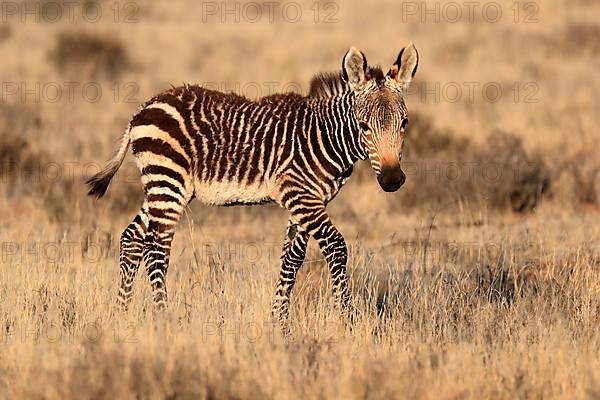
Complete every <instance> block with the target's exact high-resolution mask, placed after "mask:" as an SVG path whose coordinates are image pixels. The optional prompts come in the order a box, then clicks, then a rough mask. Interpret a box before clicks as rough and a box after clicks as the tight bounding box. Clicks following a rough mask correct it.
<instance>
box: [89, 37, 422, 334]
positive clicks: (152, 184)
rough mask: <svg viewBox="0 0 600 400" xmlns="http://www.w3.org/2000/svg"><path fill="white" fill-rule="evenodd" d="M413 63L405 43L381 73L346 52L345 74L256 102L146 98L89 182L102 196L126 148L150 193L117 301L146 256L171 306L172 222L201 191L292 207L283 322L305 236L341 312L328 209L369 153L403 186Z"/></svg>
mask: <svg viewBox="0 0 600 400" xmlns="http://www.w3.org/2000/svg"><path fill="white" fill-rule="evenodd" d="M417 65H418V53H417V50H416V48H415V47H414V45H413V44H412V43H411V44H409V45H408V46H406V47H405V48H404V49H402V50H401V51H400V54H399V55H398V57H397V59H396V61H395V62H394V63H393V65H392V67H391V68H390V69H389V71H388V72H387V73H386V74H384V73H383V71H382V69H381V68H379V67H369V66H368V64H367V60H366V57H365V55H364V54H363V53H362V52H360V51H358V50H357V49H356V48H355V47H352V48H350V50H348V52H347V53H346V54H345V56H344V58H343V60H342V70H341V72H340V73H329V74H319V75H316V76H315V77H314V78H313V80H312V82H311V86H310V91H309V94H308V96H301V95H298V94H293V93H286V94H275V95H270V96H266V97H263V98H261V99H258V100H256V101H253V100H249V99H247V98H245V97H241V96H238V95H236V94H233V93H228V94H224V93H221V92H218V91H212V90H207V89H205V88H202V87H200V86H193V85H184V86H182V87H177V88H172V89H170V90H167V91H165V92H163V93H161V94H159V95H157V96H155V97H154V98H152V99H151V100H150V101H148V102H147V103H145V104H144V106H143V107H142V109H141V111H139V112H138V113H137V115H135V116H134V117H133V119H132V120H131V122H130V124H129V128H128V129H127V131H126V132H125V134H124V135H123V137H122V141H121V145H120V147H119V149H118V151H117V153H116V155H115V156H114V157H113V158H112V159H111V160H110V161H109V163H108V165H107V166H106V167H105V168H104V169H103V170H101V171H100V172H99V173H97V174H96V175H94V176H93V177H91V178H90V179H89V180H88V181H87V184H88V185H89V187H90V189H89V195H92V196H95V197H97V198H100V197H102V196H103V195H104V194H105V193H106V191H107V189H108V186H109V183H110V180H111V178H112V177H113V176H114V175H115V173H116V171H117V170H118V169H119V167H120V166H121V164H122V162H123V159H124V158H125V155H126V153H127V150H128V148H129V146H130V145H131V147H132V150H133V155H134V157H135V160H136V163H137V166H138V168H139V170H140V172H141V182H142V186H143V190H144V193H145V198H144V201H143V204H142V206H141V209H140V211H139V213H138V214H137V215H136V216H135V218H134V219H133V221H132V222H131V223H130V224H129V225H128V226H127V228H126V229H125V231H124V232H123V234H122V235H121V239H120V277H121V284H120V289H119V292H118V302H119V303H120V305H121V306H122V307H123V308H124V309H126V308H127V305H128V304H129V302H130V300H131V297H132V285H133V280H134V277H135V275H136V272H137V270H138V266H139V263H140V261H143V262H144V264H145V267H146V270H147V273H148V276H149V279H150V283H151V286H152V293H153V299H154V304H155V306H156V307H157V308H159V309H161V308H164V307H166V305H167V288H166V274H167V268H168V266H169V255H170V249H171V242H172V240H173V234H174V231H175V227H176V225H177V223H178V221H179V219H180V218H181V215H182V213H183V212H184V208H185V207H186V206H187V204H188V203H189V202H190V201H191V200H192V199H194V198H198V199H199V200H200V201H201V202H203V203H206V204H210V205H239V204H259V203H265V202H275V203H277V204H279V205H280V206H282V207H284V208H285V209H287V210H288V211H289V213H290V216H289V220H288V223H287V234H286V235H285V241H284V245H283V254H282V256H281V261H282V263H281V271H280V275H279V280H278V283H277V287H276V290H275V300H274V304H273V315H274V317H275V318H277V319H278V320H279V321H280V322H282V323H285V322H286V321H287V319H288V314H289V297H290V292H291V290H292V287H293V286H294V282H295V280H296V274H297V273H298V270H299V268H300V266H301V265H302V263H303V261H304V258H305V254H306V246H307V242H308V239H309V237H312V238H314V239H315V240H316V241H317V243H318V245H319V246H320V249H321V251H322V253H323V255H324V257H325V259H326V261H327V264H328V267H329V270H330V273H331V278H332V282H333V284H332V287H333V294H334V298H335V300H336V304H338V305H341V306H342V310H343V311H344V310H345V311H347V310H348V306H349V305H350V294H349V289H348V284H347V280H348V278H347V274H346V261H347V248H346V244H345V242H344V238H343V237H342V235H341V234H340V232H339V231H338V230H337V229H336V227H335V226H334V225H333V223H332V222H331V220H330V218H329V216H328V215H327V211H326V206H327V204H328V203H329V202H330V201H331V200H332V199H333V198H334V197H335V196H336V194H337V193H338V191H339V190H340V188H341V187H342V186H343V185H344V183H345V182H346V181H347V179H348V178H349V176H350V174H351V173H352V168H353V165H354V164H355V163H356V162H357V161H359V160H366V159H369V161H370V163H371V166H372V168H373V169H374V171H375V173H376V175H377V180H378V182H379V185H380V186H381V188H382V189H383V190H385V191H386V192H393V191H396V190H398V189H399V188H400V186H402V184H403V183H404V181H405V174H404V172H403V171H402V169H401V167H400V161H401V156H402V147H403V141H404V129H405V127H406V124H407V122H408V116H407V110H406V106H405V104H404V98H403V93H404V92H405V90H406V88H407V86H408V85H409V83H410V82H411V80H412V78H413V76H414V74H415V72H416V69H417Z"/></svg>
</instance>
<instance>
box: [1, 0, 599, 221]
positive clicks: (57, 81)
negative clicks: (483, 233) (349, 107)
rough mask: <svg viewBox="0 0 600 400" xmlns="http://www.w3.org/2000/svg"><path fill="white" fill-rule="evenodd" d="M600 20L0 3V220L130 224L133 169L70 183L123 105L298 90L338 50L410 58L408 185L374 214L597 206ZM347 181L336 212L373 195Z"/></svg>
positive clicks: (427, 5) (123, 117) (445, 10)
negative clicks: (105, 193)
mask: <svg viewBox="0 0 600 400" xmlns="http://www.w3.org/2000/svg"><path fill="white" fill-rule="evenodd" d="M599 7H600V6H599V5H598V3H597V2H594V1H587V0H577V1H576V2H575V3H569V4H566V3H564V2H562V1H558V0H556V1H552V0H548V1H540V2H514V3H508V2H485V1H484V2H481V3H476V4H463V3H452V2H450V3H444V2H441V3H440V2H435V1H431V2H410V1H407V2H400V1H391V0H383V1H378V2H368V1H362V2H349V1H348V2H343V1H338V2H335V1H314V2H312V1H300V2H282V3H278V2H210V1H207V2H196V1H177V2H173V3H165V2H125V1H123V2H103V1H86V2H81V3H68V2H67V3H62V2H53V1H39V2H22V3H21V2H7V1H5V2H2V18H3V20H2V24H1V25H0V28H1V29H0V48H1V51H2V55H3V57H2V59H3V62H2V63H1V64H0V76H1V77H2V99H1V102H0V115H1V118H0V161H2V167H3V169H2V180H3V183H4V184H3V185H2V187H3V189H2V192H4V196H2V201H3V202H8V203H9V204H8V205H10V206H9V207H3V208H2V209H3V210H4V212H5V213H7V214H5V215H3V218H2V219H3V220H4V221H7V220H8V221H10V220H11V219H12V218H14V217H15V215H19V213H21V212H22V213H24V215H30V214H29V213H31V212H34V213H38V214H40V218H43V219H49V220H51V221H57V222H60V221H64V222H67V221H69V218H72V217H73V210H74V208H73V207H75V208H76V209H77V210H79V212H82V213H83V214H87V213H89V212H90V211H91V210H95V214H94V216H96V215H97V214H96V213H98V212H99V213H100V214H103V213H114V212H117V213H121V212H125V213H131V212H134V210H135V209H136V208H137V207H138V205H139V201H140V199H141V194H140V193H139V192H140V191H139V190H138V189H139V185H138V184H137V178H136V175H135V174H136V171H135V167H134V166H133V164H131V163H129V164H126V168H124V169H123V170H121V171H120V175H119V176H120V177H121V179H120V180H117V182H118V183H117V182H115V184H114V185H113V186H114V187H113V189H112V194H111V195H110V196H109V199H108V201H105V202H100V203H97V204H96V203H93V202H92V201H91V200H89V199H86V198H85V197H84V196H83V187H82V185H81V182H82V180H83V178H84V177H86V176H90V175H91V174H93V173H94V172H95V171H97V170H98V169H99V168H100V166H101V165H102V163H103V162H104V160H106V159H108V157H109V155H110V154H112V152H113V151H114V149H115V146H116V142H115V141H116V140H117V139H118V138H119V136H120V134H121V132H122V131H123V129H125V127H126V126H127V123H128V120H129V118H130V117H131V116H132V115H133V114H134V113H135V112H136V111H137V110H138V108H139V106H140V105H141V104H142V103H143V102H144V101H146V100H147V99H149V98H150V97H151V96H152V95H153V94H156V93H158V92H160V91H162V90H164V89H166V88H168V87H169V85H175V86H177V85H180V84H182V83H184V82H185V83H198V84H203V85H205V86H207V87H210V88H214V89H219V90H223V91H226V92H227V91H233V92H236V93H238V94H242V95H246V96H248V97H251V98H257V97H260V96H262V95H268V94H272V93H274V92H278V91H295V92H299V93H303V94H306V93H307V90H308V86H309V83H310V79H311V77H312V76H313V75H314V74H316V73H318V72H324V71H336V70H338V69H339V66H340V63H341V58H342V57H343V55H344V53H345V51H346V50H347V49H348V48H349V47H350V46H351V45H355V46H357V47H359V48H360V49H362V51H363V52H365V54H366V55H367V58H368V60H369V62H370V63H371V64H373V65H381V66H382V67H383V68H384V69H387V68H388V67H389V66H390V65H391V63H392V62H393V60H394V59H395V57H396V55H397V54H398V51H399V50H400V49H401V48H402V47H403V46H404V45H406V44H407V43H408V42H410V41H412V42H414V43H415V44H416V46H417V48H418V50H419V53H420V57H421V61H420V65H419V69H418V73H417V75H416V81H415V82H414V84H413V86H412V87H411V89H410V91H409V93H408V95H407V103H408V106H409V110H410V115H411V118H410V121H411V122H410V128H409V139H408V143H407V146H406V149H407V150H406V151H407V153H408V154H407V158H406V162H407V164H406V165H405V169H406V170H407V172H408V175H409V180H408V184H407V186H406V187H405V189H404V190H403V191H401V192H400V193H398V194H394V195H385V194H383V193H379V192H377V194H376V195H375V199H376V201H377V202H378V204H379V205H380V206H381V207H386V208H390V207H391V208H392V209H394V210H395V208H394V207H396V206H400V205H401V206H402V208H403V209H404V208H405V207H415V206H416V207H417V208H423V207H434V208H435V207H437V208H439V207H442V208H445V207H454V206H456V205H458V204H460V203H461V202H462V203H465V202H467V203H468V204H471V205H475V204H476V205H477V206H484V207H489V206H491V207H495V208H499V209H512V210H515V211H519V212H520V211H531V210H532V209H533V208H534V207H535V206H536V205H538V204H539V202H540V200H541V199H542V198H548V197H552V198H553V201H561V204H564V205H565V206H576V205H586V206H595V207H597V205H598V197H597V183H598V157H597V155H598V154H597V151H596V150H597V148H596V145H597V137H598V135H597V133H596V128H595V127H596V126H597V124H598V121H597V119H598V113H596V112H595V110H597V109H598V105H599V104H598V102H599V100H598V93H600V90H599V89H600V81H599V80H598V79H596V74H594V65H596V63H597V62H598V59H599V58H600V26H599V25H598V21H597V18H595V16H596V15H598V14H597V12H598V11H599V10H598V8H599ZM128 160H130V159H128ZM490 163H493V165H492V164H490ZM363 167H365V166H361V168H359V173H358V174H357V175H358V178H357V177H355V179H353V180H352V181H351V183H350V188H351V189H350V190H348V191H352V190H354V192H353V195H352V196H348V197H345V199H346V200H348V201H350V200H351V201H352V202H358V203H360V201H361V199H360V197H361V195H362V194H364V193H367V192H368V193H369V194H370V193H371V192H373V191H375V190H376V189H375V186H374V185H372V182H371V181H372V180H373V179H372V176H370V171H368V169H365V168H363ZM363 184H364V185H363ZM365 185H366V186H365ZM363 186H364V189H363ZM368 197H370V195H369V196H368ZM482 201H483V203H485V204H482ZM92 204H93V205H92ZM15 208H16V210H15ZM360 209H361V205H359V206H358V207H357V210H360ZM84 211H85V212H84ZM224 212H228V211H224ZM243 212H244V213H246V212H250V213H252V212H253V211H243Z"/></svg>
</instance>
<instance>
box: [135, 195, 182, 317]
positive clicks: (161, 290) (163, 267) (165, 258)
mask: <svg viewBox="0 0 600 400" xmlns="http://www.w3.org/2000/svg"><path fill="white" fill-rule="evenodd" d="M183 210H184V205H182V204H180V203H176V202H175V201H171V202H170V203H168V204H165V200H163V198H162V197H158V199H157V200H156V202H155V203H153V197H152V195H150V196H149V213H150V222H149V224H148V230H147V232H146V238H145V240H144V252H143V260H144V264H145V266H146V271H147V273H148V278H149V280H150V285H151V287H152V297H153V300H154V306H155V308H156V309H158V310H163V309H166V308H167V270H168V268H169V259H170V254H171V243H172V241H173V236H174V234H175V228H176V227H177V223H178V222H179V219H180V217H181V214H182V213H183Z"/></svg>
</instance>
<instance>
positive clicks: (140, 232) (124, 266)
mask: <svg viewBox="0 0 600 400" xmlns="http://www.w3.org/2000/svg"><path fill="white" fill-rule="evenodd" d="M147 227H148V207H147V205H146V204H145V203H144V204H143V205H142V209H141V210H140V212H139V213H138V214H137V215H136V216H135V218H134V219H133V221H131V223H130V224H129V225H128V226H127V228H125V230H124V231H123V233H122V234H121V240H120V251H119V273H120V276H121V285H120V287H119V293H118V295H117V303H118V304H119V306H120V308H121V310H123V311H126V310H127V308H128V307H129V303H130V302H131V298H132V295H133V281H134V279H135V275H136V273H137V271H138V268H139V266H140V260H141V258H142V254H143V250H144V239H145V236H146V229H147Z"/></svg>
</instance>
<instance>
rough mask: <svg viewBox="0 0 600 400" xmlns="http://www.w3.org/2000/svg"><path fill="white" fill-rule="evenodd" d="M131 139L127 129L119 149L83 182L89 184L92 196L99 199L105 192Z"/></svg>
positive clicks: (123, 157)
mask: <svg viewBox="0 0 600 400" xmlns="http://www.w3.org/2000/svg"><path fill="white" fill-rule="evenodd" d="M130 141H131V139H130V137H129V129H128V130H127V132H125V134H123V137H122V138H121V145H120V146H119V150H117V153H116V154H115V155H114V156H113V158H112V159H111V160H110V161H109V162H108V164H106V166H105V167H104V168H103V169H102V170H101V171H100V172H98V173H97V174H95V175H94V176H92V177H91V178H89V179H88V180H87V181H86V182H85V183H86V184H87V185H88V186H89V190H88V195H89V196H94V197H95V198H97V199H99V198H101V197H103V196H104V195H105V194H106V191H107V190H108V186H109V185H110V181H111V180H112V178H113V176H115V174H116V173H117V170H118V169H119V167H120V166H121V164H123V160H124V159H125V156H126V155H127V149H128V148H129V142H130Z"/></svg>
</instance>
